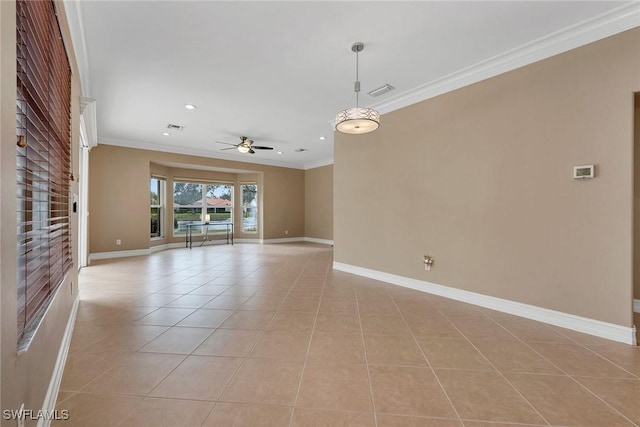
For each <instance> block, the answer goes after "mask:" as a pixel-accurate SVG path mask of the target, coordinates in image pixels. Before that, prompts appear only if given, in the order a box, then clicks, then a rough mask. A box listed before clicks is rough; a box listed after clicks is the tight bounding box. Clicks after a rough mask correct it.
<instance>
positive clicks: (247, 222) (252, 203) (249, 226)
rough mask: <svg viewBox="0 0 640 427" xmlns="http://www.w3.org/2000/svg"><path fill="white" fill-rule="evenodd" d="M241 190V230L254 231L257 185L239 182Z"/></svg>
mask: <svg viewBox="0 0 640 427" xmlns="http://www.w3.org/2000/svg"><path fill="white" fill-rule="evenodd" d="M240 189H241V191H242V231H243V232H244V233H256V232H257V231H258V186H257V185H256V184H241V185H240Z"/></svg>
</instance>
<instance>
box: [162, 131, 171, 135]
mask: <svg viewBox="0 0 640 427" xmlns="http://www.w3.org/2000/svg"><path fill="white" fill-rule="evenodd" d="M162 135H163V136H170V135H171V134H170V133H169V132H162Z"/></svg>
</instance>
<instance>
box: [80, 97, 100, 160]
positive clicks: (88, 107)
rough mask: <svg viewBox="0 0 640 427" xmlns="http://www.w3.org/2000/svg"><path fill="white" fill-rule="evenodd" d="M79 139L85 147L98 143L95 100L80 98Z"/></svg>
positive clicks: (89, 147) (91, 146)
mask: <svg viewBox="0 0 640 427" xmlns="http://www.w3.org/2000/svg"><path fill="white" fill-rule="evenodd" d="M80 136H81V138H80V140H81V142H82V145H83V146H84V147H85V148H88V149H92V148H93V147H95V146H96V145H98V121H97V119H96V100H95V99H91V98H84V97H81V98H80Z"/></svg>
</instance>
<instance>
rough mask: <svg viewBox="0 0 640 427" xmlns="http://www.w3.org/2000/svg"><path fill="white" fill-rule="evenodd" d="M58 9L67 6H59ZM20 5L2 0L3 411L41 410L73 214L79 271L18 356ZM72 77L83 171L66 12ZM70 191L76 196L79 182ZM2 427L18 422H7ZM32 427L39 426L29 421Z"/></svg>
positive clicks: (64, 309)
mask: <svg viewBox="0 0 640 427" xmlns="http://www.w3.org/2000/svg"><path fill="white" fill-rule="evenodd" d="M56 6H57V8H58V10H61V8H62V5H61V3H60V2H56ZM15 15H16V11H15V2H14V1H0V23H1V25H0V113H1V114H0V117H1V119H0V136H1V138H0V141H1V143H0V177H1V178H0V198H1V203H0V220H1V221H2V222H1V226H0V244H1V245H2V251H1V255H0V321H1V329H0V375H1V381H0V383H1V386H0V408H1V409H3V410H4V409H18V408H19V407H20V405H21V404H22V403H24V404H25V408H26V409H32V410H34V411H37V410H39V409H42V404H43V402H44V398H45V395H46V392H47V388H48V386H49V381H50V379H51V375H52V372H53V367H54V365H55V362H56V359H57V356H58V351H59V349H60V344H61V341H62V336H63V333H64V330H65V327H66V325H67V321H68V318H69V314H70V312H71V308H72V305H73V302H74V300H75V298H76V295H77V288H76V286H77V267H76V266H77V253H78V250H77V248H78V247H77V240H76V239H77V230H78V227H77V215H72V218H71V230H72V231H71V232H72V238H73V257H74V258H73V259H74V266H72V268H71V271H70V272H69V274H68V275H67V277H66V279H65V281H64V283H63V284H62V285H61V287H60V289H59V291H58V292H57V294H56V295H55V297H54V299H53V301H52V303H51V305H50V307H49V309H48V311H47V313H46V315H45V317H44V318H43V320H42V322H41V323H40V327H39V328H38V330H37V332H36V334H35V336H34V337H33V339H32V341H31V345H30V346H29V348H28V350H27V352H26V353H24V354H22V355H20V356H18V355H17V336H18V333H17V319H16V301H17V295H16V291H17V290H16V231H15V230H16V169H15V167H16V148H15V143H16V132H15V123H16V122H15V120H16V116H15V102H16V51H15V44H16V39H15V35H16V22H15ZM59 15H60V18H59V19H60V20H61V27H62V32H63V37H64V39H65V44H66V46H67V52H68V54H69V57H70V60H71V68H72V72H73V73H74V77H72V124H71V125H72V135H71V137H72V143H73V150H72V152H73V159H74V166H73V170H74V172H76V176H77V172H78V147H79V139H78V135H79V96H80V85H79V81H78V78H77V66H76V64H75V62H74V54H73V48H72V46H71V44H70V37H69V33H68V26H67V25H66V22H65V17H64V13H59ZM71 190H72V191H73V192H77V182H74V183H72V185H71ZM0 423H1V424H2V426H15V425H16V422H15V421H8V420H2V421H0ZM27 425H29V426H31V425H33V426H35V425H36V423H35V422H34V421H30V420H27Z"/></svg>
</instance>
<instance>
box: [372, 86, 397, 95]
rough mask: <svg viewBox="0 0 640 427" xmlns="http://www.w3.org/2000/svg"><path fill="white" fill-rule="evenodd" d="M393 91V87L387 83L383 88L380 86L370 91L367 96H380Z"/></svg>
mask: <svg viewBox="0 0 640 427" xmlns="http://www.w3.org/2000/svg"><path fill="white" fill-rule="evenodd" d="M394 89H395V87H393V86H391V85H390V84H389V83H387V84H385V85H384V86H380V87H379V88H377V89H374V90H372V91H371V92H369V95H371V96H380V95H384V94H385V93H387V92H391V91H392V90H394Z"/></svg>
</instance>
